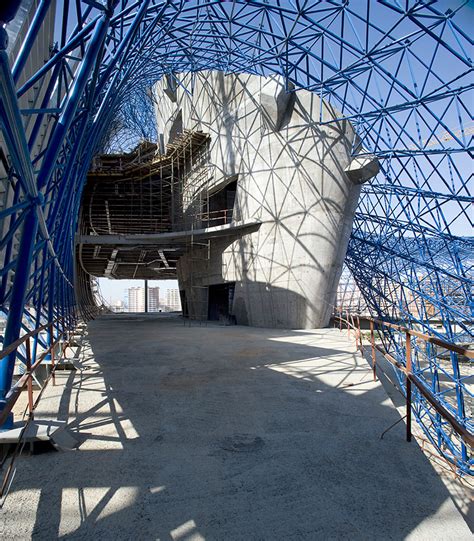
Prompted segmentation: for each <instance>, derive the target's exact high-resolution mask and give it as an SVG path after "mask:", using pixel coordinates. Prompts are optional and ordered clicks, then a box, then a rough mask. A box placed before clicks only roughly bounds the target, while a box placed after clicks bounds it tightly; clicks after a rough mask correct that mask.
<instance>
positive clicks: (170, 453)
mask: <svg viewBox="0 0 474 541" xmlns="http://www.w3.org/2000/svg"><path fill="white" fill-rule="evenodd" d="M81 355H82V357H81V358H82V360H81V368H82V370H81V371H78V372H76V375H75V377H72V376H67V375H64V376H63V377H64V378H65V381H66V385H65V390H64V393H63V394H62V396H61V393H60V392H59V388H55V390H54V392H52V391H50V395H51V396H49V397H48V399H47V401H46V402H45V404H47V405H49V407H50V410H51V411H50V413H51V414H54V415H56V414H57V408H58V407H59V410H60V414H59V415H60V418H61V419H66V420H68V422H69V427H70V429H71V430H72V431H73V432H75V433H76V435H77V437H78V439H79V440H80V442H81V443H80V447H79V450H78V451H74V452H68V453H54V454H49V455H40V456H35V457H30V458H27V459H23V460H22V463H21V468H19V471H18V474H17V477H16V479H15V481H14V487H13V490H12V494H11V495H10V497H9V501H7V505H6V506H5V508H4V510H3V519H4V526H3V527H4V535H9V534H12V533H15V532H16V533H17V534H18V535H20V537H21V535H25V537H26V536H29V535H30V534H31V533H32V534H33V537H36V538H41V539H54V538H64V539H66V538H67V539H85V538H91V536H94V537H95V538H99V539H162V540H169V539H173V540H200V539H206V540H224V539H225V540H238V539H242V540H253V539H264V540H267V539H268V540H274V539H311V540H313V539H378V540H379V539H406V538H407V537H409V538H410V539H425V538H428V537H430V538H431V539H463V538H466V539H467V538H468V537H467V536H468V535H469V533H468V530H467V529H466V526H465V523H464V522H463V521H462V519H461V518H460V515H459V514H458V513H457V511H456V510H455V508H454V506H453V504H452V502H451V500H450V498H449V494H448V492H447V490H446V489H445V487H444V485H443V484H442V482H441V481H440V480H439V478H438V477H437V476H436V474H435V473H434V471H433V469H432V468H431V466H430V464H429V462H428V461H427V460H426V459H425V457H424V456H423V455H422V453H421V452H420V450H419V449H418V447H417V446H416V444H415V443H412V444H407V443H406V442H405V441H404V425H403V424H402V423H401V424H400V425H398V426H397V427H395V428H394V429H393V430H391V431H390V432H389V433H388V434H387V435H386V436H385V438H384V440H380V435H381V433H382V432H383V431H384V430H385V429H386V428H387V427H388V426H389V425H390V424H392V423H393V422H395V421H396V420H397V419H398V418H399V416H398V413H397V412H396V410H395V409H394V408H393V406H392V405H391V403H390V401H389V400H388V398H387V395H386V393H385V391H384V390H383V388H382V387H381V385H380V383H374V382H372V381H371V372H370V370H369V367H368V366H367V364H366V362H365V361H364V360H362V359H361V358H360V356H359V355H356V354H355V353H354V349H353V347H352V345H351V344H349V343H348V342H347V341H346V338H345V335H344V334H340V333H339V331H337V330H335V329H323V330H320V331H309V332H307V331H281V330H278V331H277V330H267V329H251V328H246V327H220V326H217V325H215V326H207V327H199V326H192V327H186V326H184V325H183V323H182V322H181V321H180V320H179V319H178V318H169V317H168V318H166V317H162V318H159V317H150V316H148V317H146V316H131V315H124V316H116V317H111V316H107V317H102V318H100V319H99V320H96V321H94V322H91V323H90V324H89V326H88V334H87V336H86V339H85V340H84V345H83V348H82V353H81ZM51 393H52V394H51ZM43 414H44V415H46V414H47V412H43ZM22 532H23V533H22Z"/></svg>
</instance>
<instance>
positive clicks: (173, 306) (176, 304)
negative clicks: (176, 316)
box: [166, 289, 181, 312]
mask: <svg viewBox="0 0 474 541" xmlns="http://www.w3.org/2000/svg"><path fill="white" fill-rule="evenodd" d="M166 307H167V309H168V310H169V311H170V312H178V311H179V310H181V299H180V297H179V289H168V290H167V291H166Z"/></svg>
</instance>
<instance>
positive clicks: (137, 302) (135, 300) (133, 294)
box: [128, 287, 145, 312]
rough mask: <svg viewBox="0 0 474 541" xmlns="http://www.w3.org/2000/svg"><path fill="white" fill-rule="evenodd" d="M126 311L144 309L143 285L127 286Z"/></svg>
mask: <svg viewBox="0 0 474 541" xmlns="http://www.w3.org/2000/svg"><path fill="white" fill-rule="evenodd" d="M128 311H129V312H144V311H145V289H144V288H143V287H130V288H128Z"/></svg>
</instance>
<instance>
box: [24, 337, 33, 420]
mask: <svg viewBox="0 0 474 541" xmlns="http://www.w3.org/2000/svg"><path fill="white" fill-rule="evenodd" d="M25 346H26V370H27V374H28V382H27V389H28V411H29V414H30V417H32V415H33V374H32V372H31V347H30V339H29V338H28V340H27V341H26V344H25Z"/></svg>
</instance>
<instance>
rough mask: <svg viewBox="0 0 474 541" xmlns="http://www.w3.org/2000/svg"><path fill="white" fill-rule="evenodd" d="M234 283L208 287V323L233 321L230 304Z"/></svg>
mask: <svg viewBox="0 0 474 541" xmlns="http://www.w3.org/2000/svg"><path fill="white" fill-rule="evenodd" d="M234 290H235V282H231V283H227V284H216V285H212V286H209V304H208V313H207V317H208V319H209V320H210V321H228V322H230V321H231V320H232V319H233V316H232V313H231V312H232V302H233V300H234Z"/></svg>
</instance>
